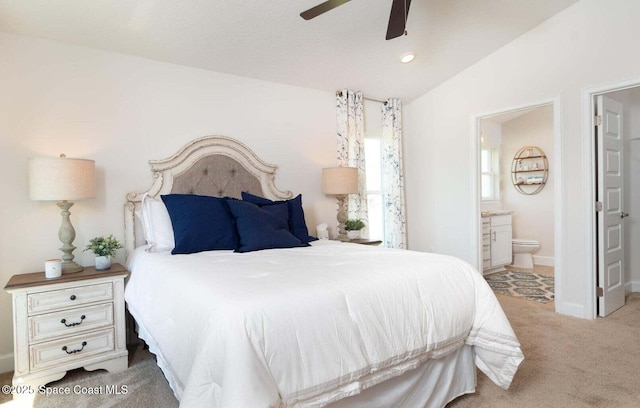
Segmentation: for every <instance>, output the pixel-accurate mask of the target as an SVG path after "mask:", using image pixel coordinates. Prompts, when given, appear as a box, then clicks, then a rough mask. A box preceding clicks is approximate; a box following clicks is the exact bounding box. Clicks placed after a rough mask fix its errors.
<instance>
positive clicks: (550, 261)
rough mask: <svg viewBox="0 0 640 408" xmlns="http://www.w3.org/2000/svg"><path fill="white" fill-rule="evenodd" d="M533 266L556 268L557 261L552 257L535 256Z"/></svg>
mask: <svg viewBox="0 0 640 408" xmlns="http://www.w3.org/2000/svg"><path fill="white" fill-rule="evenodd" d="M533 264H534V265H542V266H554V265H555V260H554V258H553V257H552V256H540V255H534V256H533Z"/></svg>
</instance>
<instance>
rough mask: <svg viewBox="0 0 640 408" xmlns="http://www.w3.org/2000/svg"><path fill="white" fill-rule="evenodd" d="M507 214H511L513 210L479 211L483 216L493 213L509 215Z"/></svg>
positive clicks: (489, 215)
mask: <svg viewBox="0 0 640 408" xmlns="http://www.w3.org/2000/svg"><path fill="white" fill-rule="evenodd" d="M509 214H513V211H508V210H488V211H482V212H481V213H480V215H481V216H483V217H491V216H493V215H509Z"/></svg>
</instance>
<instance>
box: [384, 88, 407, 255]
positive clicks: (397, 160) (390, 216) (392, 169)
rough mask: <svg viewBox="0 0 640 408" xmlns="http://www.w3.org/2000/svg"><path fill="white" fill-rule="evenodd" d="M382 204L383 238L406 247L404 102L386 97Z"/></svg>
mask: <svg viewBox="0 0 640 408" xmlns="http://www.w3.org/2000/svg"><path fill="white" fill-rule="evenodd" d="M382 205H383V207H384V209H383V211H384V223H385V225H384V234H385V237H384V241H385V244H386V246H387V247H389V248H402V249H405V248H406V247H407V225H406V217H405V211H406V210H405V199H404V174H403V163H402V102H401V101H400V100H399V99H387V101H386V102H385V103H384V105H383V106H382Z"/></svg>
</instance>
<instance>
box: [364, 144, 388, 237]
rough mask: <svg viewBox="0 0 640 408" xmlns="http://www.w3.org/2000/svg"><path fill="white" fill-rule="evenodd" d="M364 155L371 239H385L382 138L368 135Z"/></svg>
mask: <svg viewBox="0 0 640 408" xmlns="http://www.w3.org/2000/svg"><path fill="white" fill-rule="evenodd" d="M364 157H365V163H366V173H367V207H368V210H369V225H367V227H369V239H379V240H384V211H383V208H382V140H381V138H380V136H376V135H366V136H365V139H364Z"/></svg>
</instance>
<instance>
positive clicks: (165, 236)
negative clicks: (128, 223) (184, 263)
mask: <svg viewBox="0 0 640 408" xmlns="http://www.w3.org/2000/svg"><path fill="white" fill-rule="evenodd" d="M140 213H141V214H139V216H140V219H141V220H142V229H143V230H144V239H145V240H146V241H147V245H148V248H147V250H148V251H150V252H157V251H170V250H172V249H173V247H175V239H174V238H173V226H172V225H171V217H169V211H167V207H166V206H165V205H164V203H163V202H162V201H160V200H155V199H153V198H151V197H149V196H147V195H146V194H145V196H144V197H142V209H141V210H140Z"/></svg>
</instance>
